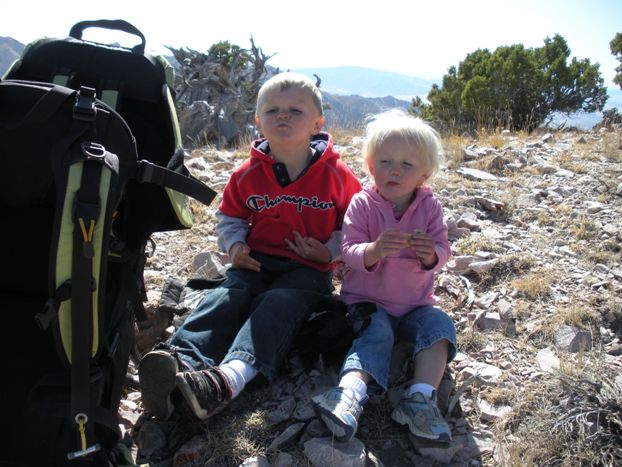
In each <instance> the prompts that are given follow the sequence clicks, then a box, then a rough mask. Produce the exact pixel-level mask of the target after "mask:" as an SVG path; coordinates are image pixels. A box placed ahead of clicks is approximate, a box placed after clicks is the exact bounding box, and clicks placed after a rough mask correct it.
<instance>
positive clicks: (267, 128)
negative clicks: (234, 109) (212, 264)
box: [138, 73, 361, 420]
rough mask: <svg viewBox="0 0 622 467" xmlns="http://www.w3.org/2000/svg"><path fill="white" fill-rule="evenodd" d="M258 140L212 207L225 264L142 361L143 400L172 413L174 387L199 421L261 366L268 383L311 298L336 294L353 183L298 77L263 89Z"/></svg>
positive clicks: (318, 106) (161, 413)
mask: <svg viewBox="0 0 622 467" xmlns="http://www.w3.org/2000/svg"><path fill="white" fill-rule="evenodd" d="M255 123H256V125H257V128H258V130H259V131H260V132H261V133H262V135H263V138H261V139H258V140H257V141H255V142H254V143H253V144H252V146H251V150H250V157H249V158H248V159H247V160H246V161H245V162H244V163H242V164H241V166H239V167H238V168H237V169H236V170H235V171H234V172H233V174H232V176H231V178H230V180H229V182H228V183H227V186H226V187H225V189H224V193H223V198H222V202H221V204H220V206H219V209H218V212H217V214H216V215H217V219H218V225H217V227H216V233H217V235H218V245H219V247H220V248H222V249H223V251H226V252H228V253H229V256H230V257H231V262H232V267H231V268H230V269H229V270H228V271H227V277H226V280H225V281H224V282H223V284H222V285H221V286H219V287H218V288H216V289H213V290H211V291H210V292H209V293H208V294H207V295H206V297H205V298H204V299H203V301H202V302H201V303H200V304H199V305H198V306H197V308H196V309H195V310H194V311H193V312H192V313H191V315H190V316H189V317H188V318H187V319H186V321H185V322H184V323H183V325H182V326H181V327H180V328H179V329H178V330H177V331H176V332H175V334H174V335H173V336H172V337H171V339H170V342H169V343H168V344H167V345H166V346H165V347H164V348H161V349H158V350H154V351H152V352H150V353H148V354H147V355H145V356H144V358H143V359H142V361H141V362H140V365H139V370H138V372H139V378H140V384H141V390H142V397H143V405H144V408H145V409H146V411H147V412H149V413H151V414H152V415H154V416H155V417H157V418H160V419H167V418H169V417H170V415H171V413H172V412H173V409H174V406H173V399H172V398H171V395H173V393H174V391H176V390H177V389H178V390H179V392H180V393H181V395H182V396H183V398H184V399H185V401H186V402H187V403H188V405H189V406H190V408H191V409H192V411H193V413H194V414H195V415H196V417H198V418H199V419H201V420H204V419H206V418H208V417H210V416H211V415H213V414H215V413H217V412H218V411H220V410H221V409H222V408H223V407H224V406H226V405H227V404H228V403H229V402H230V401H231V400H232V399H233V398H235V397H236V396H237V395H238V394H239V393H240V392H241V391H242V390H243V389H244V386H245V385H246V383H248V382H249V381H250V380H251V379H253V378H254V377H255V376H256V375H257V374H259V373H260V374H262V375H263V376H264V377H265V378H267V380H268V381H270V380H272V379H273V378H274V377H275V376H276V374H277V372H278V369H279V367H280V365H281V363H282V361H283V359H284V357H285V356H286V354H287V352H288V351H289V349H290V346H291V343H292V341H293V339H294V337H295V335H296V333H297V332H298V331H299V329H300V328H301V326H302V324H303V323H304V322H305V320H306V319H307V318H308V316H309V314H310V313H311V312H312V311H313V308H314V306H315V305H316V303H317V301H318V300H319V299H321V298H322V297H324V296H326V295H327V294H330V293H331V292H332V268H333V266H334V263H333V261H334V259H335V258H336V257H337V256H339V245H340V240H341V239H340V231H339V230H340V228H341V222H342V220H343V216H344V214H345V211H346V208H347V206H348V204H349V202H350V199H351V198H352V196H353V195H354V194H355V193H356V192H358V191H359V190H360V188H361V186H360V184H359V182H358V180H357V178H356V176H355V175H354V173H353V172H352V171H351V170H350V169H349V168H348V167H347V166H346V165H345V164H344V163H343V162H342V161H341V160H340V158H339V155H338V154H337V152H335V150H334V149H333V142H332V138H331V137H330V135H329V134H328V133H324V132H321V129H322V126H323V125H324V116H323V113H322V95H321V93H320V91H319V89H318V88H317V87H316V86H315V85H314V84H313V82H312V81H311V80H310V79H309V78H307V77H305V76H303V75H299V74H295V73H281V74H278V75H276V76H274V77H273V78H271V79H269V80H268V81H266V82H265V83H264V85H263V86H262V87H261V89H260V90H259V94H258V97H257V109H256V114H255Z"/></svg>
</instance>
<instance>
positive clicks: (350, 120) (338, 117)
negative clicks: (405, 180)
mask: <svg viewBox="0 0 622 467" xmlns="http://www.w3.org/2000/svg"><path fill="white" fill-rule="evenodd" d="M322 97H323V100H324V107H325V111H324V115H325V116H326V123H327V125H329V126H330V125H332V124H338V125H341V126H349V125H359V124H361V123H362V122H364V121H365V118H366V117H367V116H369V115H374V114H377V113H380V112H382V111H384V110H388V109H391V108H402V109H407V108H409V107H410V106H411V103H410V101H405V100H401V99H396V98H395V97H392V96H387V97H362V96H357V95H350V96H340V95H338V94H332V93H329V92H326V91H323V92H322Z"/></svg>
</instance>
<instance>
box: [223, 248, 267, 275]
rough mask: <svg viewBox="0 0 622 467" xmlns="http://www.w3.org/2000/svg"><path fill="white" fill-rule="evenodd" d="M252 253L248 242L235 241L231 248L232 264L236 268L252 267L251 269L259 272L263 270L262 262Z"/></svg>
mask: <svg viewBox="0 0 622 467" xmlns="http://www.w3.org/2000/svg"><path fill="white" fill-rule="evenodd" d="M250 253H251V249H250V247H249V246H248V245H247V244H246V243H242V242H237V243H234V244H233V246H232V247H231V249H230V250H229V257H230V258H231V265H232V266H233V267H234V268H239V269H250V270H251V271H257V272H259V271H260V270H261V263H260V262H259V261H257V260H256V259H255V258H253V257H251V256H250Z"/></svg>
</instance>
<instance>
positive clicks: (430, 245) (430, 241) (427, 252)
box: [408, 230, 438, 268]
mask: <svg viewBox="0 0 622 467" xmlns="http://www.w3.org/2000/svg"><path fill="white" fill-rule="evenodd" d="M408 244H409V246H410V247H411V248H412V249H413V250H415V253H416V254H417V256H418V257H419V261H421V264H423V265H424V266H425V267H427V268H431V267H433V266H434V265H435V264H436V262H437V261H438V257H437V256H436V243H435V242H434V238H432V236H431V235H428V234H427V233H425V232H422V231H421V230H415V233H414V234H410V239H409V240H408Z"/></svg>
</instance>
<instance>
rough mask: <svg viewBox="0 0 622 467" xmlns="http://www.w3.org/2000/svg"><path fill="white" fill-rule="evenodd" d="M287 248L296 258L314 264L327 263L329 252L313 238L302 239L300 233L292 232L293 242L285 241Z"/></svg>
mask: <svg viewBox="0 0 622 467" xmlns="http://www.w3.org/2000/svg"><path fill="white" fill-rule="evenodd" d="M285 243H287V248H289V249H290V250H292V251H293V252H294V253H296V254H297V255H298V256H300V257H302V258H304V259H307V260H309V261H313V262H315V263H329V262H330V259H331V257H330V251H329V250H328V248H326V246H325V245H324V244H323V243H322V242H320V241H318V240H316V239H315V238H313V237H303V236H302V235H300V233H298V232H296V231H294V241H293V242H292V241H291V240H289V239H288V238H286V239H285Z"/></svg>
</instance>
